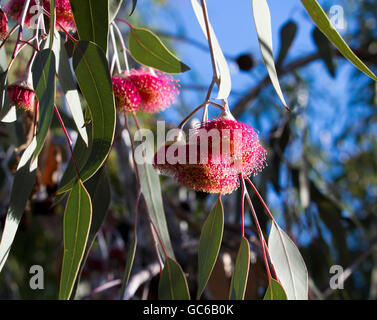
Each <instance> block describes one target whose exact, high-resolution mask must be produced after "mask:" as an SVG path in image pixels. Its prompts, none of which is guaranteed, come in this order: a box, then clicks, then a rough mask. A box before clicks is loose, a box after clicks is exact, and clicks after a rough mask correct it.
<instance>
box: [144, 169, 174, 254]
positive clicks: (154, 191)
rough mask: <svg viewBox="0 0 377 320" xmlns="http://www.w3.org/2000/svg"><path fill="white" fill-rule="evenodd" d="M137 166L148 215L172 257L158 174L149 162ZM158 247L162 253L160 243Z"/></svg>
mask: <svg viewBox="0 0 377 320" xmlns="http://www.w3.org/2000/svg"><path fill="white" fill-rule="evenodd" d="M138 168H139V175H140V184H141V189H142V193H143V196H144V198H145V201H146V204H147V208H148V211H149V214H150V217H151V219H152V221H153V224H154V225H155V226H156V229H157V231H158V233H159V235H160V237H161V240H162V242H163V244H164V246H165V250H166V251H167V253H168V255H169V256H170V257H172V258H174V252H173V247H172V244H171V241H170V236H169V231H168V226H167V223H166V218H165V211H164V206H163V203H162V195H161V185H160V179H159V176H158V174H157V173H156V170H154V168H153V166H152V165H151V164H150V162H144V163H143V164H138ZM153 232H154V231H153ZM159 248H160V252H161V253H162V250H161V247H160V245H159Z"/></svg>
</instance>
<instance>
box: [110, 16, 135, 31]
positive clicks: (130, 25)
mask: <svg viewBox="0 0 377 320" xmlns="http://www.w3.org/2000/svg"><path fill="white" fill-rule="evenodd" d="M115 21H120V22H123V23H125V24H126V25H128V26H129V27H130V28H131V29H132V28H133V27H134V26H133V25H132V24H131V23H129V22H128V21H126V20H124V19H121V18H115Z"/></svg>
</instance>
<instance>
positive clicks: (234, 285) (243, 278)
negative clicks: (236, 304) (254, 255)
mask: <svg viewBox="0 0 377 320" xmlns="http://www.w3.org/2000/svg"><path fill="white" fill-rule="evenodd" d="M249 268H250V247H249V241H247V239H246V238H245V237H242V240H241V246H240V248H239V250H238V253H237V259H236V264H235V266H234V271H233V276H232V281H231V283H230V291H229V300H243V299H244V297H245V292H246V284H247V277H248V276H249Z"/></svg>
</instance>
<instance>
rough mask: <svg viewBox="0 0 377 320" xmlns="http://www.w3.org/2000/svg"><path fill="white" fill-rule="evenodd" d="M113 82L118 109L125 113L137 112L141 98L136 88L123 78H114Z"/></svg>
mask: <svg viewBox="0 0 377 320" xmlns="http://www.w3.org/2000/svg"><path fill="white" fill-rule="evenodd" d="M112 81H113V90H114V96H115V105H116V107H117V109H118V110H119V111H120V112H123V113H126V112H133V111H137V110H138V109H139V105H140V102H141V98H140V95H139V91H138V90H137V88H136V86H135V85H134V84H133V83H132V82H131V81H130V80H128V79H126V78H122V77H113V78H112Z"/></svg>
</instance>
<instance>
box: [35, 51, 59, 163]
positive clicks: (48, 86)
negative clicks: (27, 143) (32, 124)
mask: <svg viewBox="0 0 377 320" xmlns="http://www.w3.org/2000/svg"><path fill="white" fill-rule="evenodd" d="M32 74H33V86H34V90H35V94H36V96H37V98H38V101H39V107H38V110H39V111H38V113H39V121H38V135H37V147H36V149H35V153H34V159H36V158H37V156H38V155H39V153H40V152H41V151H42V148H43V145H44V142H45V139H46V136H47V132H48V129H49V128H50V125H51V121H52V116H53V112H54V101H55V55H54V52H53V51H52V50H50V49H44V50H42V51H40V52H38V54H37V55H36V57H35V60H34V63H33V67H32Z"/></svg>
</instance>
